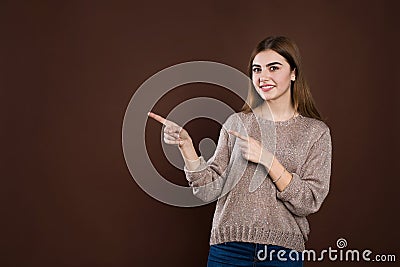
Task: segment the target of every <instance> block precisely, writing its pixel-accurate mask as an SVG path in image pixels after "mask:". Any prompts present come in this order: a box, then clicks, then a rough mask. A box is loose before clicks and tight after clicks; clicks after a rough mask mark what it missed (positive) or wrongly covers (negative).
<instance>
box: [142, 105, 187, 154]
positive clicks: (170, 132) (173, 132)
mask: <svg viewBox="0 0 400 267" xmlns="http://www.w3.org/2000/svg"><path fill="white" fill-rule="evenodd" d="M148 116H149V117H150V118H153V119H155V120H156V121H158V122H160V123H162V124H164V126H165V127H164V142H165V143H167V144H170V145H178V146H179V148H182V147H184V146H185V145H191V144H192V139H191V138H190V136H189V133H188V132H187V131H186V130H185V129H183V128H182V127H181V126H179V125H178V124H176V123H175V122H173V121H169V120H167V119H165V118H163V117H161V116H160V115H157V114H155V113H153V112H149V114H148Z"/></svg>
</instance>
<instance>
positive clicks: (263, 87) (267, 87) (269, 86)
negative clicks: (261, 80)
mask: <svg viewBox="0 0 400 267" xmlns="http://www.w3.org/2000/svg"><path fill="white" fill-rule="evenodd" d="M274 88H275V85H272V84H263V85H261V86H260V89H261V90H262V91H263V92H268V91H271V90H272V89H274Z"/></svg>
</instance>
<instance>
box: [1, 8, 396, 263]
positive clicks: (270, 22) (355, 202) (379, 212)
mask: <svg viewBox="0 0 400 267" xmlns="http://www.w3.org/2000/svg"><path fill="white" fill-rule="evenodd" d="M395 2H396V1H368V2H366V1H285V2H282V1H254V2H249V1H242V2H241V3H234V2H233V1H197V2H195V3H191V2H189V1H179V2H176V1H159V2H158V3H157V2H152V1H142V3H135V2H134V1H125V2H118V3H117V2H111V1H108V2H106V1H47V2H46V1H31V2H26V3H25V4H14V3H10V2H9V1H2V2H1V3H0V25H1V29H2V30H1V41H0V48H1V52H0V55H1V58H0V62H1V63H0V65H1V72H0V73H1V74H0V75H1V76H0V77H1V84H0V88H1V89H0V90H1V91H0V93H1V95H0V97H1V102H2V104H1V107H0V109H1V110H0V111H1V113H0V114H1V124H0V127H1V131H0V134H1V139H0V140H1V143H2V144H1V151H2V153H1V186H0V190H1V194H0V203H1V220H0V229H1V238H0V265H1V266H205V263H206V258H207V253H208V237H209V231H210V225H211V219H212V214H213V209H214V204H210V205H207V206H203V207H198V208H191V209H189V208H187V209H185V208H177V207H171V206H168V205H165V204H162V203H160V202H158V201H156V200H154V199H153V198H151V197H149V196H148V195H147V194H146V193H144V192H143V191H142V190H141V189H140V188H139V187H138V186H137V184H136V183H135V182H134V181H133V179H132V177H131V176H130V174H129V172H128V169H127V167H126V165H125V161H124V157H123V153H122V146H121V127H122V121H123V116H124V112H125V109H126V107H127V105H128V103H129V100H130V98H131V97H132V95H133V94H134V92H135V90H136V89H137V88H138V87H139V86H140V85H141V83H143V82H144V81H145V80H146V79H147V78H149V77H150V76H151V75H152V74H154V73H156V72H157V71H160V70H162V69H163V68H166V67H168V66H171V65H174V64H176V63H181V62H185V61H190V60H211V61H217V62H221V63H225V64H228V65H231V66H233V67H235V68H237V69H239V70H242V71H245V68H246V64H247V60H248V58H249V55H250V52H251V50H252V48H253V47H254V46H255V44H256V43H257V42H258V41H260V40H261V39H263V38H264V37H266V36H268V35H272V34H274V35H275V34H279V35H287V36H289V37H291V38H293V39H294V40H295V41H296V42H297V44H298V45H299V47H300V49H301V52H302V55H303V59H304V65H305V71H306V76H307V78H308V80H309V82H310V84H311V88H312V93H313V95H314V98H315V100H316V102H317V104H318V107H319V109H320V111H321V112H322V114H323V115H324V116H325V117H327V123H328V125H329V126H330V127H331V131H332V139H333V140H332V141H333V166H332V183H331V186H332V189H331V192H330V195H329V197H328V198H327V200H326V202H325V204H324V205H323V207H322V209H321V211H320V212H318V213H317V214H315V215H312V216H311V217H310V221H311V235H310V240H309V242H308V243H307V247H308V248H310V249H311V248H313V249H316V250H322V249H324V248H328V247H329V246H331V247H333V248H335V247H336V245H335V244H336V240H337V239H338V238H340V237H342V238H346V239H347V241H348V247H349V248H354V249H355V248H358V249H365V248H369V249H371V250H372V251H374V253H397V256H399V254H398V248H399V230H398V228H397V227H398V225H399V220H398V216H397V213H396V212H397V211H398V192H399V186H400V184H399V180H398V178H399V175H398V170H397V168H398V159H399V157H398V149H399V142H398V140H397V139H396V138H397V136H398V134H397V132H396V131H395V130H396V129H398V114H399V112H398V105H397V103H398V99H399V93H398V89H399V82H398V79H397V78H398V77H397V76H398V73H399V67H398V65H397V62H395V60H394V57H395V55H397V56H398V53H396V52H397V51H396V52H393V51H394V49H398V46H397V43H396V42H397V40H396V39H397V38H396V37H395V34H397V31H395V29H396V26H397V25H396V23H397V24H398V21H397V18H395V16H396V14H395V12H396V10H398V8H396V5H395ZM395 41H396V42H395ZM182 88H185V89H188V88H190V87H182ZM182 88H178V89H177V91H175V92H172V93H171V94H170V95H169V97H168V98H167V99H164V100H163V101H161V102H160V103H159V105H157V106H156V108H155V110H156V111H157V112H159V113H161V114H163V115H167V114H168V112H169V110H171V108H172V107H173V106H174V105H177V104H179V103H180V102H181V101H182V100H184V99H188V98H190V97H193V96H199V95H203V96H204V95H206V96H211V97H215V98H219V99H221V100H224V101H225V102H227V103H229V104H230V105H232V106H233V107H234V108H235V109H238V108H239V107H240V105H241V103H240V102H239V101H237V99H236V100H235V99H226V97H225V96H224V93H223V90H221V89H220V88H219V89H218V87H215V86H207V85H201V86H200V85H193V86H192V87H191V88H198V89H199V91H198V92H197V91H196V90H192V91H190V92H189V90H182ZM179 90H180V91H179ZM396 115H397V116H396ZM204 123H206V122H204V121H201V120H200V121H199V122H198V124H197V126H196V125H193V126H192V128H191V133H192V134H193V136H194V138H197V139H198V138H200V137H204V136H210V137H212V138H216V137H217V135H218V127H217V126H218V125H217V126H215V125H212V126H211V128H210V131H207V130H205V129H204V127H203V128H202V127H201V126H202V125H203V124H204ZM147 129H148V131H149V133H150V136H151V137H152V138H153V139H152V140H154V141H156V142H159V131H160V129H161V128H160V126H159V125H158V124H156V123H154V122H149V124H148V125H147ZM149 142H151V140H150V141H149ZM156 142H155V143H154V145H153V147H156V145H157V143H156ZM152 159H153V161H155V162H157V161H158V162H157V163H156V165H157V167H158V168H159V169H161V170H164V171H165V172H166V173H167V175H168V177H174V178H173V179H175V180H176V183H182V184H184V176H183V173H182V172H180V171H177V170H175V169H174V168H172V167H171V166H169V165H168V163H167V162H164V161H163V160H164V159H163V158H162V154H161V153H160V152H159V154H157V151H156V150H155V154H154V155H152ZM338 264H343V263H340V262H334V263H330V262H328V261H327V262H325V263H324V266H336V265H338ZM347 264H349V263H347ZM316 265H317V264H316V263H307V264H306V266H316ZM361 265H364V264H361V263H359V264H357V263H351V264H350V265H348V266H361ZM381 265H382V266H386V265H390V266H392V264H389V263H385V264H381Z"/></svg>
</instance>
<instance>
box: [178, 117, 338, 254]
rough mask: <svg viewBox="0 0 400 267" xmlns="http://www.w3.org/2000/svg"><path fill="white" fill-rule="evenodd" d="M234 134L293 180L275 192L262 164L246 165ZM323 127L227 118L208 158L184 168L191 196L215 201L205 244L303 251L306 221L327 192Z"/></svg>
mask: <svg viewBox="0 0 400 267" xmlns="http://www.w3.org/2000/svg"><path fill="white" fill-rule="evenodd" d="M228 130H234V131H237V132H240V133H242V134H243V135H246V134H248V135H249V136H251V137H253V138H255V139H256V140H259V141H260V142H262V144H263V146H264V147H265V148H266V149H267V150H268V151H270V152H271V153H274V155H275V156H276V158H277V159H278V160H279V162H280V163H281V164H282V165H283V166H284V167H285V168H286V170H287V171H288V172H290V173H291V174H292V175H293V178H292V180H291V182H290V183H289V185H288V186H287V187H286V188H285V190H284V191H282V192H279V191H278V190H277V188H276V186H275V185H274V183H272V181H271V179H270V177H269V176H268V170H266V168H265V167H264V166H262V165H261V164H255V163H253V162H248V161H246V160H245V159H244V158H243V157H242V155H241V153H240V151H239V149H238V146H235V143H236V137H235V136H233V135H230V134H228V132H227V131H228ZM331 155H332V145H331V136H330V130H329V128H328V126H327V125H326V124H325V123H324V122H322V121H319V120H316V119H313V118H308V117H305V116H302V115H299V116H297V117H294V118H292V119H289V120H287V121H280V122H273V121H270V120H266V119H262V118H259V117H257V116H256V115H254V114H253V113H248V114H244V113H242V112H240V113H235V114H233V115H231V116H230V117H229V118H228V119H227V120H226V122H225V123H224V125H223V127H222V128H221V131H220V136H219V140H218V144H217V148H216V150H215V153H214V155H213V157H212V158H210V159H209V160H208V162H206V161H205V160H204V158H203V157H200V160H201V164H200V166H199V167H198V168H197V169H196V170H194V171H188V170H187V169H186V168H185V174H186V178H187V180H188V181H189V185H190V186H191V187H192V188H193V193H194V194H195V195H196V196H197V197H198V198H200V199H202V200H204V201H212V200H215V199H218V201H217V204H216V209H215V213H214V218H213V223H212V229H211V236H210V245H213V244H218V243H223V242H231V241H241V242H252V243H260V244H273V245H279V246H283V247H286V248H290V249H295V250H297V251H303V250H304V249H305V246H304V243H305V242H306V241H307V239H308V234H309V231H310V229H309V224H308V221H307V219H306V216H307V215H309V214H311V213H314V212H316V211H318V209H319V208H320V206H321V204H322V202H323V201H324V199H325V197H326V196H327V194H328V191H329V181H330V174H331V159H332V156H331Z"/></svg>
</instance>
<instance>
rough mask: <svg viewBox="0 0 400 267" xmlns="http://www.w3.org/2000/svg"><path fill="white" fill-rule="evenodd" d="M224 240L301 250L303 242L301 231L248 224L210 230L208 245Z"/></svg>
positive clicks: (303, 247)
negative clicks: (288, 230)
mask: <svg viewBox="0 0 400 267" xmlns="http://www.w3.org/2000/svg"><path fill="white" fill-rule="evenodd" d="M225 242H248V243H256V244H266V245H277V246H282V247H285V248H289V249H294V250H296V251H299V252H302V251H304V249H305V242H304V238H303V235H302V234H301V233H293V232H284V231H281V230H276V229H266V228H263V227H249V226H244V227H243V226H242V227H240V226H230V227H229V226H227V227H220V228H213V229H212V230H211V236H210V245H216V244H221V243H225Z"/></svg>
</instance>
